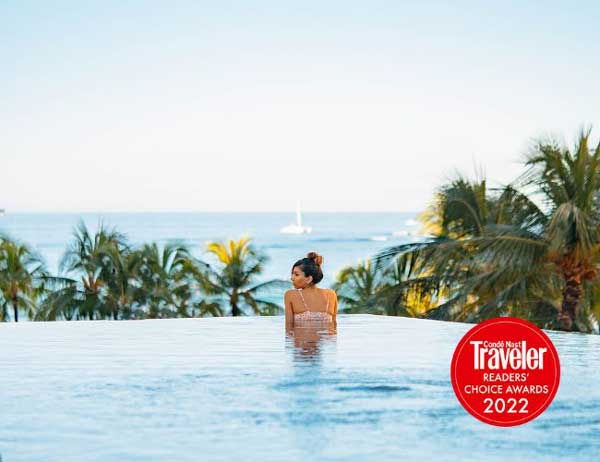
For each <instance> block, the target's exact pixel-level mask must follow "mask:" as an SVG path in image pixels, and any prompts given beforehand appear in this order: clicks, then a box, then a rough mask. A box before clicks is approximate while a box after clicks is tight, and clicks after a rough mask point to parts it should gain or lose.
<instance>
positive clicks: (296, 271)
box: [290, 266, 312, 289]
mask: <svg viewBox="0 0 600 462" xmlns="http://www.w3.org/2000/svg"><path fill="white" fill-rule="evenodd" d="M290 279H291V281H292V284H293V285H294V289H304V288H305V287H307V286H308V285H309V284H310V283H311V282H312V276H308V277H306V275H305V274H304V271H302V270H301V269H300V267H299V266H294V268H292V277H291V278H290Z"/></svg>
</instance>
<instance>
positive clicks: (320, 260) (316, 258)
mask: <svg viewBox="0 0 600 462" xmlns="http://www.w3.org/2000/svg"><path fill="white" fill-rule="evenodd" d="M306 258H310V259H311V260H314V262H315V263H316V264H317V265H319V266H321V265H322V264H323V257H322V256H321V255H319V254H318V253H317V252H308V255H306Z"/></svg>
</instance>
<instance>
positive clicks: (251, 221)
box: [0, 213, 419, 287]
mask: <svg viewBox="0 0 600 462" xmlns="http://www.w3.org/2000/svg"><path fill="white" fill-rule="evenodd" d="M416 216H417V213H304V214H303V224H305V225H307V226H310V227H312V232H311V233H310V234H302V235H290V234H282V233H281V232H280V228H282V227H283V226H286V225H288V224H290V223H293V222H294V221H295V215H294V214H293V213H104V214H98V213H85V214H75V213H7V214H6V215H5V216H3V217H0V233H6V234H8V235H9V236H10V237H12V238H14V239H16V240H18V241H20V242H23V243H26V244H28V245H30V246H31V247H32V248H33V249H34V250H35V251H37V252H38V253H39V255H40V256H41V257H42V258H43V259H44V261H45V262H46V265H47V267H48V269H49V270H50V272H51V273H52V274H58V264H59V261H60V258H61V257H62V255H63V253H64V251H65V249H66V248H67V245H68V243H69V241H70V240H71V239H72V235H73V231H74V228H75V226H76V225H77V224H78V222H79V221H80V220H83V221H84V222H85V223H86V225H87V226H88V227H89V228H90V229H91V230H92V231H94V230H96V228H97V225H98V223H100V222H102V223H104V225H105V226H107V227H115V228H117V229H118V230H119V231H121V232H123V233H125V234H126V235H127V237H128V239H129V241H130V242H131V243H132V244H134V245H137V244H142V243H147V242H157V243H158V244H159V245H164V244H165V243H166V242H168V241H170V240H181V241H184V242H186V243H187V244H188V245H189V246H190V249H191V251H192V253H193V255H194V256H196V257H198V258H200V259H203V260H205V261H209V262H210V256H209V255H207V253H206V244H207V243H208V242H211V241H219V240H225V239H239V238H241V237H243V236H249V237H251V238H252V242H253V244H254V245H255V246H256V247H257V248H258V249H259V250H261V251H263V252H264V253H265V254H266V255H267V256H268V257H269V261H268V262H267V264H266V265H265V268H264V273H263V274H262V277H261V279H264V280H266V279H272V278H282V279H287V278H289V274H290V270H291V266H292V264H293V263H294V262H295V261H296V260H298V259H300V258H302V257H304V256H306V254H307V253H308V252H309V251H316V252H318V253H319V254H321V255H323V257H324V264H323V272H324V276H325V277H324V279H323V282H322V283H321V287H329V286H330V285H331V284H333V282H334V281H335V275H336V274H337V272H338V271H339V270H340V269H342V268H343V267H344V266H347V265H355V264H356V263H357V262H358V261H359V260H361V259H365V258H369V257H371V256H373V255H375V254H376V253H377V252H379V251H381V250H382V249H384V248H386V247H389V246H393V245H398V244H401V243H406V242H410V241H412V240H416V239H419V237H418V231H419V225H418V224H417V223H416V221H415V220H416Z"/></svg>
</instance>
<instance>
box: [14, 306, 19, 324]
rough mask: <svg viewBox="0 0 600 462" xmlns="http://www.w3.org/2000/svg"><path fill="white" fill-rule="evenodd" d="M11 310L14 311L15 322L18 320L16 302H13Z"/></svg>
mask: <svg viewBox="0 0 600 462" xmlns="http://www.w3.org/2000/svg"><path fill="white" fill-rule="evenodd" d="M13 310H14V311H15V322H19V309H18V308H17V303H16V302H13Z"/></svg>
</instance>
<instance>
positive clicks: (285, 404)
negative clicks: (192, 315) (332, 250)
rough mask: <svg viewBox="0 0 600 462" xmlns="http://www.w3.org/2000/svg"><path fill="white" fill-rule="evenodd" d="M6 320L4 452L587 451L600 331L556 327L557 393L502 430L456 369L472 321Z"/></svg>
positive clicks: (483, 456)
mask: <svg viewBox="0 0 600 462" xmlns="http://www.w3.org/2000/svg"><path fill="white" fill-rule="evenodd" d="M283 324H284V323H283V318H282V317H279V316H278V317H245V318H211V319H173V320H147V321H80V322H48V323H18V324H14V323H3V324H0V374H1V377H2V380H1V384H0V405H1V406H2V412H1V414H0V416H1V421H0V422H1V424H2V425H1V426H0V454H1V456H2V462H17V461H28V462H29V461H36V462H42V461H61V462H71V461H72V462H82V461H86V462H94V461H118V462H127V461H170V462H173V461H233V460H242V461H261V462H262V461H369V462H381V461H398V460H407V461H412V460H419V461H428V460H435V461H481V460H485V461H487V462H490V461H507V460H510V461H555V460H564V461H573V460H577V461H587V460H590V461H591V460H596V459H597V452H598V450H600V438H598V436H599V435H600V386H599V385H600V367H599V366H600V337H598V336H591V335H581V334H564V333H558V332H549V333H548V334H549V336H550V338H551V339H552V341H553V342H554V344H555V346H556V348H557V350H558V353H559V356H560V360H561V367H562V375H561V385H560V388H559V391H558V394H557V395H556V398H555V399H554V402H553V403H552V405H551V406H550V407H549V408H548V409H547V410H546V411H545V412H544V413H543V414H542V415H541V416H540V417H538V418H537V419H536V420H534V421H533V422H530V423H528V424H525V425H522V426H518V427H511V428H500V427H492V426H489V425H485V424H483V423H481V422H479V421H478V420H476V419H474V418H473V417H471V415H469V414H468V413H467V412H466V411H465V410H464V409H463V408H462V407H461V406H460V404H459V403H458V401H457V400H456V398H455V396H454V393H453V390H452V386H451V384H450V379H449V368H450V360H451V357H452V353H453V351H454V347H455V346H456V344H457V343H458V341H459V340H460V338H461V337H462V335H463V334H464V333H465V332H466V331H467V330H469V328H471V327H472V325H469V324H461V323H447V322H439V321H428V320H417V319H408V318H390V317H380V316H370V315H340V316H338V328H337V333H335V332H330V331H327V330H314V329H313V330H311V329H308V330H303V331H301V330H298V331H297V332H295V334H294V336H289V335H288V336H286V335H285V331H284V328H283Z"/></svg>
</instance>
